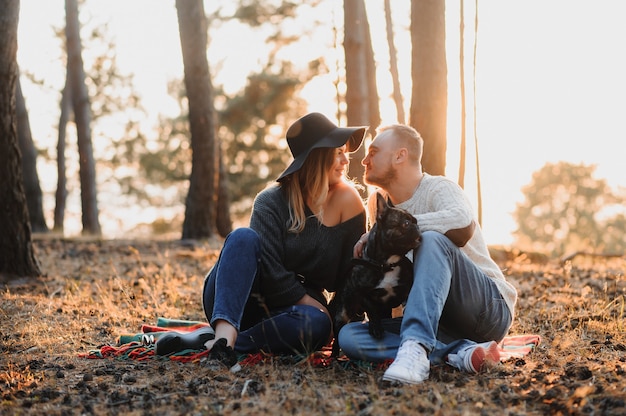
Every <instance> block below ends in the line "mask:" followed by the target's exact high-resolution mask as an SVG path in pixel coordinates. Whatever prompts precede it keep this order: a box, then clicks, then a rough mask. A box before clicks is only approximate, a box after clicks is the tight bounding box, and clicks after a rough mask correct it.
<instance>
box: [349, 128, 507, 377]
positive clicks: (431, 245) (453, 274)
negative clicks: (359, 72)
mask: <svg viewBox="0 0 626 416" xmlns="http://www.w3.org/2000/svg"><path fill="white" fill-rule="evenodd" d="M422 149H423V140H422V138H421V136H420V135H419V133H418V132H417V131H415V129H413V128H412V127H409V126H405V125H392V126H389V127H386V128H382V129H379V131H378V135H377V136H376V137H375V139H374V141H373V142H372V144H371V145H370V147H369V151H368V153H367V155H366V157H365V159H363V162H362V163H363V165H364V166H365V175H364V180H365V182H366V183H367V184H370V185H375V186H377V187H379V188H380V189H379V190H377V192H381V193H382V194H383V195H385V196H387V197H389V198H390V199H391V202H392V203H393V204H394V205H395V206H397V207H399V208H403V209H406V210H407V211H409V212H411V213H412V214H413V215H414V216H415V218H417V223H418V226H419V227H420V230H421V231H422V238H423V239H422V245H421V246H420V247H419V249H417V250H416V252H415V253H413V255H414V257H413V264H414V265H413V271H414V282H413V287H412V289H411V292H410V294H409V298H408V300H407V303H406V307H405V309H404V315H403V317H401V318H393V319H389V320H386V321H385V336H384V338H383V339H381V340H377V339H374V338H373V337H371V336H370V335H369V333H368V329H367V323H351V324H348V325H346V326H344V327H343V329H342V330H341V332H340V333H339V345H340V346H341V348H342V349H343V351H344V352H345V354H346V355H347V356H348V357H350V358H354V359H362V360H369V361H383V360H386V359H394V361H393V363H392V364H391V366H389V368H388V369H387V371H385V374H384V375H383V379H384V380H388V381H399V382H404V383H410V384H417V383H421V382H423V381H424V380H426V379H428V376H429V372H430V363H431V362H432V363H442V362H446V363H448V364H450V365H452V366H454V367H456V368H458V369H459V370H462V371H467V372H471V373H475V372H478V371H480V370H481V369H482V368H484V367H486V366H487V365H490V364H494V363H497V362H498V361H499V358H500V356H499V352H498V347H497V342H499V341H500V340H502V339H503V338H504V337H505V336H506V334H507V332H508V330H509V328H510V326H511V323H512V320H513V316H514V308H515V303H516V300H517V293H516V290H515V288H514V287H513V286H512V285H511V284H510V283H509V282H507V281H506V280H505V278H504V275H503V274H502V272H501V270H500V269H499V267H498V266H497V265H496V263H495V262H494V261H493V260H492V259H491V257H490V256H489V252H488V249H487V245H486V244H485V241H484V239H483V236H482V232H481V229H480V227H479V226H478V225H477V223H476V221H475V220H474V214H473V212H472V208H471V205H470V203H469V201H468V199H467V197H466V196H465V194H464V192H463V190H462V189H461V188H460V187H459V186H458V185H457V184H455V183H454V182H452V181H451V180H449V179H447V178H445V177H443V176H431V175H429V174H427V173H423V172H422V164H421V159H422ZM374 196H375V195H374V194H372V195H371V197H370V200H369V203H368V209H369V213H370V216H369V218H375V215H372V214H374V213H373V212H372V210H374V209H375V202H374V201H375V198H374ZM365 240H366V238H365V236H363V237H361V239H360V240H359V242H358V243H357V244H356V246H355V248H354V255H355V256H360V255H361V253H362V250H363V243H362V242H363V241H365Z"/></svg>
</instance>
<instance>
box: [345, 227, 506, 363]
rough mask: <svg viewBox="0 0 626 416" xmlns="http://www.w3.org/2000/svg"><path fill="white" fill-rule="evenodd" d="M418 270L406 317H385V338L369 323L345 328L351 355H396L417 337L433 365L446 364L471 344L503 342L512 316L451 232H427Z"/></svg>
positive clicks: (373, 358) (381, 357) (372, 358)
mask: <svg viewBox="0 0 626 416" xmlns="http://www.w3.org/2000/svg"><path fill="white" fill-rule="evenodd" d="M413 272H414V280H413V287H412V288H411V292H410V293H409V297H408V300H407V303H406V307H405V309H404V316H403V317H402V318H391V319H386V320H384V321H383V325H384V328H385V334H384V337H383V339H381V340H377V339H374V338H373V337H371V336H370V334H369V332H368V325H367V323H362V322H354V323H350V324H347V325H345V326H344V327H343V328H342V329H341V331H340V332H339V337H338V340H339V345H340V346H341V348H342V349H343V351H344V353H345V354H346V355H347V356H348V357H350V358H352V359H360V360H366V361H375V362H379V361H384V360H387V359H393V358H395V356H396V352H397V351H398V347H399V346H400V344H402V342H403V341H404V340H406V339H414V340H417V341H418V342H419V343H420V344H422V345H423V346H424V348H425V349H426V350H427V351H428V352H429V358H430V361H431V362H432V363H441V362H443V361H444V360H445V357H446V356H447V355H448V354H450V353H455V352H456V351H458V350H460V349H461V348H463V347H465V346H467V345H469V344H473V343H480V342H486V341H498V342H499V341H501V340H502V339H503V338H504V337H505V336H506V334H507V332H508V330H509V328H510V326H511V321H512V316H511V311H510V310H509V308H508V307H507V305H506V303H505V301H504V299H503V298H502V296H501V295H500V292H499V291H498V288H497V286H496V285H495V283H494V282H493V280H492V279H491V278H490V277H489V276H487V275H485V274H484V273H483V272H482V271H481V270H480V269H479V268H478V267H477V266H476V265H474V263H473V262H472V261H471V260H470V259H469V258H468V257H467V256H466V255H465V254H464V253H463V252H462V251H461V250H460V249H459V248H458V247H457V246H456V245H454V243H452V242H451V241H450V240H449V239H448V238H447V237H446V236H444V235H443V234H440V233H437V232H434V231H426V232H424V233H423V235H422V245H421V246H420V248H419V249H418V250H417V253H416V254H415V258H414V262H413Z"/></svg>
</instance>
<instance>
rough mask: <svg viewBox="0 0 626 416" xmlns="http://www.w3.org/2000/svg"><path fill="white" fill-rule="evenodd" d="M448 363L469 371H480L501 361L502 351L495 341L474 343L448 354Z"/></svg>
mask: <svg viewBox="0 0 626 416" xmlns="http://www.w3.org/2000/svg"><path fill="white" fill-rule="evenodd" d="M447 361H448V364H450V365H451V366H453V367H456V368H458V369H459V370H461V371H466V372H468V373H478V372H479V371H482V370H484V369H486V368H490V367H493V366H495V365H496V364H497V363H499V362H500V351H499V350H498V344H497V343H496V342H495V341H489V342H483V343H482V344H472V345H468V346H467V347H464V348H461V349H460V350H459V351H458V352H457V353H456V354H448V360H447Z"/></svg>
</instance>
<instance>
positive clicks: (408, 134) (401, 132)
mask: <svg viewBox="0 0 626 416" xmlns="http://www.w3.org/2000/svg"><path fill="white" fill-rule="evenodd" d="M387 130H391V131H392V132H393V134H394V137H396V139H397V140H398V145H399V147H406V148H407V150H408V152H409V159H410V160H411V162H412V163H413V164H419V163H421V162H422V152H423V151H424V139H422V136H421V135H420V134H419V132H418V131H417V130H415V129H414V128H413V127H411V126H407V125H406V124H391V125H389V126H384V127H380V128H378V129H377V130H376V131H377V133H382V132H383V131H387Z"/></svg>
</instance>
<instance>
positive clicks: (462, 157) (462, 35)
mask: <svg viewBox="0 0 626 416" xmlns="http://www.w3.org/2000/svg"><path fill="white" fill-rule="evenodd" d="M464 6H465V4H464V0H461V11H460V18H459V45H460V47H459V78H460V79H459V82H460V87H461V148H460V158H459V162H460V163H459V181H458V183H459V186H460V187H461V188H465V157H466V148H467V145H466V140H467V139H466V137H467V134H466V132H467V129H466V126H465V122H466V110H465V108H466V105H465V100H466V97H465V7H464Z"/></svg>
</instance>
